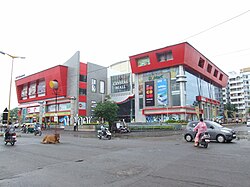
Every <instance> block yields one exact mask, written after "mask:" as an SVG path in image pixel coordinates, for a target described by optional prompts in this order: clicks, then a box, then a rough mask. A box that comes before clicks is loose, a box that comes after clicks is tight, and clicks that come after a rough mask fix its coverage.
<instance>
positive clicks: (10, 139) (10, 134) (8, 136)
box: [4, 128, 16, 146]
mask: <svg viewBox="0 0 250 187" xmlns="http://www.w3.org/2000/svg"><path fill="white" fill-rule="evenodd" d="M4 142H5V145H7V143H10V144H11V145H12V146H13V145H15V143H16V132H15V129H12V128H11V129H9V130H7V131H6V132H5V133H4Z"/></svg>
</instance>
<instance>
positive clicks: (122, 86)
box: [111, 73, 130, 93]
mask: <svg viewBox="0 0 250 187" xmlns="http://www.w3.org/2000/svg"><path fill="white" fill-rule="evenodd" d="M127 91H130V73H126V74H122V75H115V76H111V93H119V92H127Z"/></svg>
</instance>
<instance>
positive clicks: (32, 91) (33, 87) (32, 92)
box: [29, 82, 36, 98]
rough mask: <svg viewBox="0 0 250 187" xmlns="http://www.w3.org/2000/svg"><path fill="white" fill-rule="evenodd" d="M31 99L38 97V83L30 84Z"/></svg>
mask: <svg viewBox="0 0 250 187" xmlns="http://www.w3.org/2000/svg"><path fill="white" fill-rule="evenodd" d="M29 97H30V98H34V97H36V82H33V83H30V86H29Z"/></svg>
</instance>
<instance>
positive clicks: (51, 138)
mask: <svg viewBox="0 0 250 187" xmlns="http://www.w3.org/2000/svg"><path fill="white" fill-rule="evenodd" d="M41 143H43V144H56V143H60V134H51V135H46V136H44V138H43V141H42V142H41Z"/></svg>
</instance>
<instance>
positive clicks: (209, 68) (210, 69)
mask: <svg viewBox="0 0 250 187" xmlns="http://www.w3.org/2000/svg"><path fill="white" fill-rule="evenodd" d="M211 71H212V66H211V64H208V65H207V72H208V73H211Z"/></svg>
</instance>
